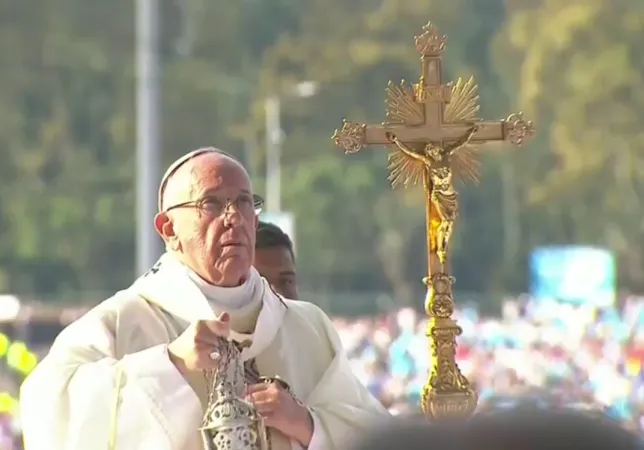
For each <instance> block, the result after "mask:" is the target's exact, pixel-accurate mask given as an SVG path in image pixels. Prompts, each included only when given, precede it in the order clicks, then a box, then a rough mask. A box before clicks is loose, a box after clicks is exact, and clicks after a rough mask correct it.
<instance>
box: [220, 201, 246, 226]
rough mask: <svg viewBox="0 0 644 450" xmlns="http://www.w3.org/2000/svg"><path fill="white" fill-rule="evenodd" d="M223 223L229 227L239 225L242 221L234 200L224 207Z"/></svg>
mask: <svg viewBox="0 0 644 450" xmlns="http://www.w3.org/2000/svg"><path fill="white" fill-rule="evenodd" d="M224 223H225V224H226V225H228V226H230V227H233V226H239V225H241V223H242V215H241V213H240V212H239V209H238V208H237V205H235V203H234V202H230V203H228V204H227V205H226V208H225V209H224Z"/></svg>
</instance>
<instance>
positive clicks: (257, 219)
mask: <svg viewBox="0 0 644 450" xmlns="http://www.w3.org/2000/svg"><path fill="white" fill-rule="evenodd" d="M257 228H259V216H258V215H257V214H255V231H257Z"/></svg>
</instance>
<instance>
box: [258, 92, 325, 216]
mask: <svg viewBox="0 0 644 450" xmlns="http://www.w3.org/2000/svg"><path fill="white" fill-rule="evenodd" d="M317 91H318V84H317V83H316V82H315V81H303V82H301V83H298V84H296V85H295V86H294V89H293V90H292V91H291V92H288V93H287V95H289V96H295V97H300V98H307V97H312V96H314V95H315V94H316V93H317ZM281 103H282V101H281V98H280V96H279V95H270V96H268V97H267V98H266V100H264V112H265V115H266V211H267V212H270V213H279V212H281V211H282V163H281V159H282V140H283V131H282V123H281V114H282V113H281Z"/></svg>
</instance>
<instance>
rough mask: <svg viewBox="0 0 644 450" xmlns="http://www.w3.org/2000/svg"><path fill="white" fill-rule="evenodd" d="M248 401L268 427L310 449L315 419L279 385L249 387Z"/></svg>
mask: <svg viewBox="0 0 644 450" xmlns="http://www.w3.org/2000/svg"><path fill="white" fill-rule="evenodd" d="M246 399H247V400H248V401H249V402H251V403H253V404H254V405H255V408H257V412H258V413H259V414H261V416H262V417H263V418H264V423H265V424H266V426H267V427H272V428H275V429H277V430H279V431H281V432H282V433H283V434H284V435H285V436H287V437H289V438H291V439H295V440H296V441H298V442H299V443H300V444H302V445H303V446H304V447H308V445H309V442H311V436H313V418H312V417H311V414H310V413H309V410H308V409H306V407H304V406H302V405H301V404H299V403H298V402H297V401H296V400H295V399H294V398H293V396H292V395H291V394H290V393H289V392H287V391H286V390H285V389H284V388H283V387H282V386H280V385H279V384H277V383H260V384H254V385H252V386H249V387H248V391H247V397H246Z"/></svg>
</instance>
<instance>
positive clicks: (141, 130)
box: [136, 0, 161, 276]
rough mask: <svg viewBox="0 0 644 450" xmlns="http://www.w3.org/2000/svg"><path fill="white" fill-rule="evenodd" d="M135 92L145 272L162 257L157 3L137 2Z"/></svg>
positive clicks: (140, 269)
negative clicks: (157, 225)
mask: <svg viewBox="0 0 644 450" xmlns="http://www.w3.org/2000/svg"><path fill="white" fill-rule="evenodd" d="M136 19H137V23H136V28H137V35H136V37H137V39H136V47H137V57H136V58H137V93H136V122H137V124H136V149H137V151H136V230H137V232H136V272H137V276H138V275H142V274H143V273H145V272H146V271H147V270H148V269H149V268H150V267H151V266H152V265H153V264H154V262H155V260H156V259H157V258H158V257H159V255H160V254H161V246H160V241H159V238H158V237H157V235H156V233H155V231H154V228H153V227H152V218H153V217H154V215H155V214H156V208H157V206H156V196H157V192H156V191H157V185H158V183H159V179H160V177H161V173H160V172H161V138H160V132H159V106H160V105H159V92H160V86H159V81H160V80H159V79H160V68H159V47H158V46H159V22H160V21H159V3H158V0H138V1H137V11H136Z"/></svg>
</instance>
